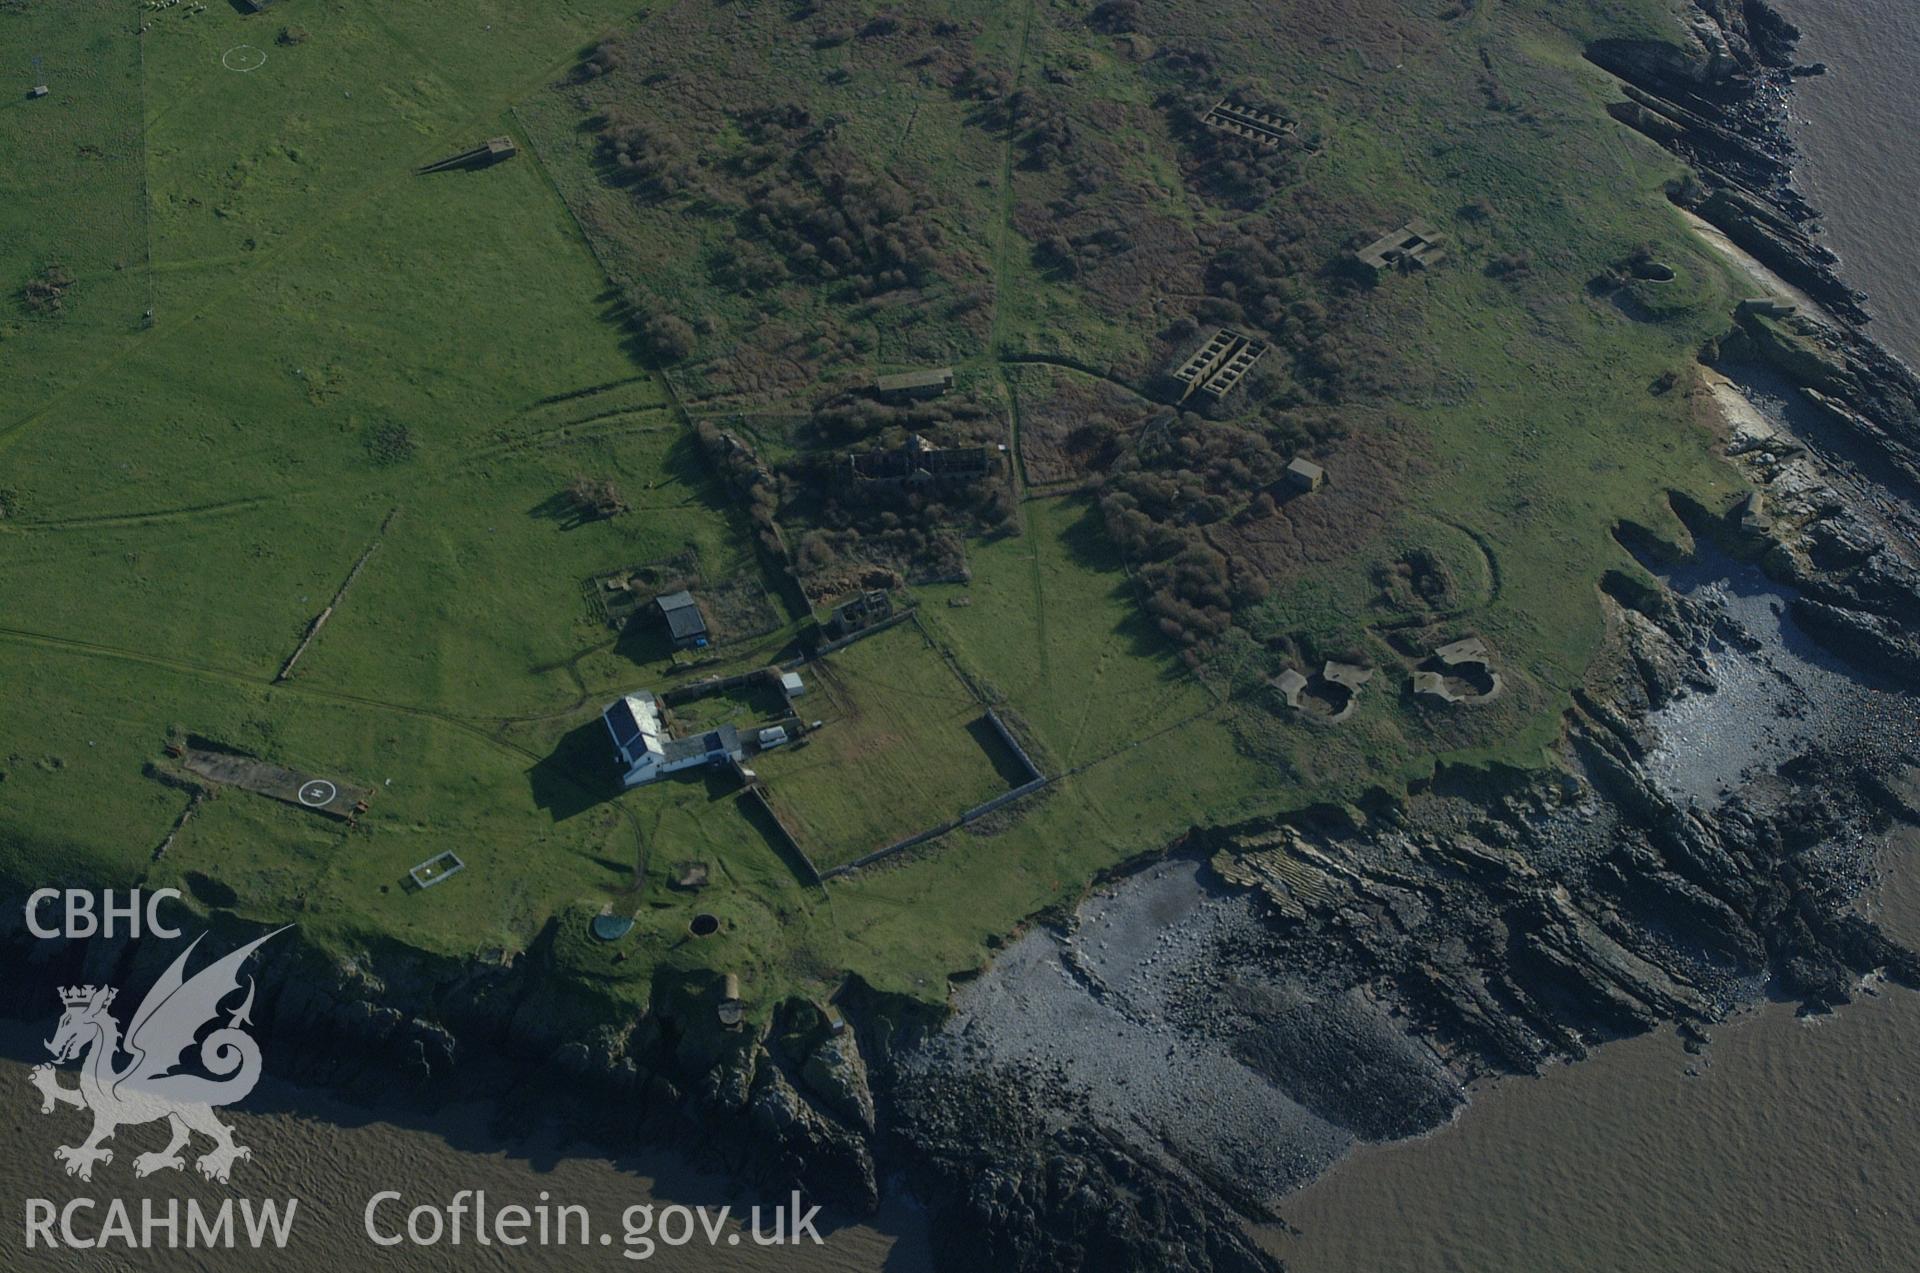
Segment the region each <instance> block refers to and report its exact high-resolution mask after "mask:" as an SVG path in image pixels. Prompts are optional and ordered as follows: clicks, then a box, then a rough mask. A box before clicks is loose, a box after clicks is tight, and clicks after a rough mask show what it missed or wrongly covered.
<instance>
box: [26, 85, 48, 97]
mask: <svg viewBox="0 0 1920 1273" xmlns="http://www.w3.org/2000/svg"><path fill="white" fill-rule="evenodd" d="M49 91H51V90H49V89H48V88H47V86H46V85H45V84H35V85H34V86H33V87H32V88H30V89H28V90H27V96H28V97H45V96H46V95H47V93H48V92H49Z"/></svg>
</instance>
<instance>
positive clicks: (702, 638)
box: [653, 589, 712, 650]
mask: <svg viewBox="0 0 1920 1273" xmlns="http://www.w3.org/2000/svg"><path fill="white" fill-rule="evenodd" d="M653 604H654V605H655V606H656V607H658V608H659V610H660V617H661V618H662V619H664V620H665V621H666V625H667V634H668V635H669V636H670V637H672V638H673V646H674V648H675V649H676V650H704V649H706V648H707V644H708V642H709V641H710V640H711V639H712V638H711V634H710V633H709V632H708V631H707V619H706V616H705V615H703V614H701V613H700V603H699V602H697V601H695V600H694V599H693V594H692V593H691V592H687V591H685V590H684V589H683V590H681V591H679V592H669V593H665V594H663V595H661V596H658V597H655V598H654V599H653Z"/></svg>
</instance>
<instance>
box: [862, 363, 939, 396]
mask: <svg viewBox="0 0 1920 1273" xmlns="http://www.w3.org/2000/svg"><path fill="white" fill-rule="evenodd" d="M951 388H953V368H951V367H929V368H926V369H924V370H921V371H903V372H900V373H899V374H897V375H892V376H881V377H879V378H878V379H876V380H875V381H874V382H873V392H874V393H875V394H876V395H878V396H879V397H882V398H893V399H903V398H937V397H939V396H940V395H941V394H943V393H945V392H946V391H947V390H949V389H951Z"/></svg>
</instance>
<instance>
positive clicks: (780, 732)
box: [760, 725, 787, 751]
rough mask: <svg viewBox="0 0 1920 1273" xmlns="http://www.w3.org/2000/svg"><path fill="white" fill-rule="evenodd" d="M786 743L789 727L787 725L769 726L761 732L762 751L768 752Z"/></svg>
mask: <svg viewBox="0 0 1920 1273" xmlns="http://www.w3.org/2000/svg"><path fill="white" fill-rule="evenodd" d="M786 742H787V727H786V726H785V725H769V726H768V727H767V728H765V729H763V730H761V731H760V750H761V751H767V750H768V749H770V748H773V747H780V746H784V745H785V744H786Z"/></svg>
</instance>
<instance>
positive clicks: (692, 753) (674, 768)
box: [600, 690, 743, 787]
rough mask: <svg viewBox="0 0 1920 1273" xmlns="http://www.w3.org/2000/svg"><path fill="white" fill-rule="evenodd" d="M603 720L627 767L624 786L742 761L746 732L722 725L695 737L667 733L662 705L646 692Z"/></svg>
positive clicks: (629, 697)
mask: <svg viewBox="0 0 1920 1273" xmlns="http://www.w3.org/2000/svg"><path fill="white" fill-rule="evenodd" d="M600 719H601V720H602V722H604V723H605V725H606V727H607V733H608V734H610V735H611V736H612V737H613V747H614V751H615V753H616V754H617V755H618V756H619V758H620V762H621V763H622V764H623V765H625V766H626V773H625V774H624V775H622V777H621V781H622V782H623V783H625V784H626V785H627V786H629V787H638V786H640V785H641V784H642V783H648V782H652V781H654V780H655V779H656V778H662V777H665V776H666V775H667V774H670V773H678V772H679V771H680V770H682V769H692V768H693V767H694V766H696V765H705V764H711V763H713V762H715V761H719V760H725V759H729V758H731V759H733V760H738V759H740V757H741V756H742V754H743V752H742V751H741V748H740V732H739V730H737V729H735V728H734V727H733V726H732V725H722V726H720V727H719V728H718V729H711V730H708V731H707V732H706V733H704V734H699V735H696V736H694V737H692V738H675V737H673V736H672V735H671V734H670V733H668V732H667V726H666V722H665V720H664V719H663V718H662V716H661V714H660V700H659V699H657V698H655V697H654V696H653V695H652V694H651V693H649V692H647V691H646V690H635V691H634V692H633V693H631V694H628V695H627V696H625V697H624V698H621V699H617V700H616V701H615V702H613V703H612V704H611V705H610V706H609V707H608V708H607V710H606V711H604V712H602V713H601V716H600Z"/></svg>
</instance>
